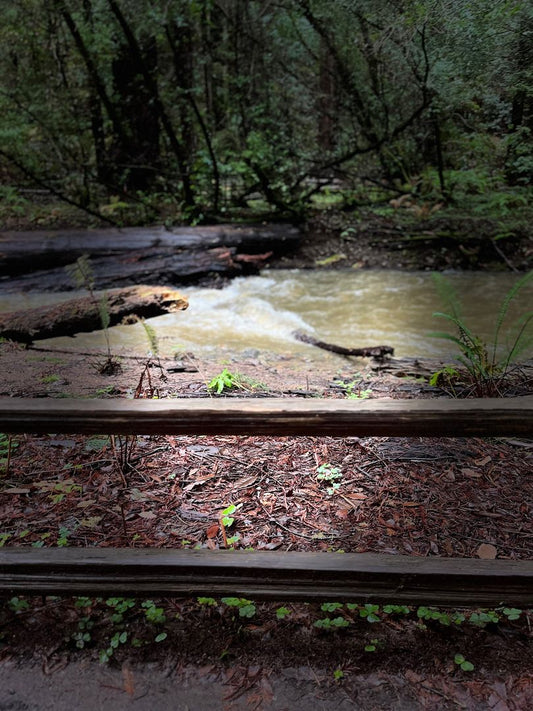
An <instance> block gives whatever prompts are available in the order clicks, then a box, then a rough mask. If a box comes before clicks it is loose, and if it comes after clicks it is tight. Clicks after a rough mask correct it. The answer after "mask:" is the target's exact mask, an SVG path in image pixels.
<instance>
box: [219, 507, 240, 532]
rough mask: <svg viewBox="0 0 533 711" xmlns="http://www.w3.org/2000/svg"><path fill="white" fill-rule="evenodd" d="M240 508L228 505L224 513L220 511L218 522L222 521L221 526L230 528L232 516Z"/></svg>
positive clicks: (232, 522) (233, 519) (232, 521)
mask: <svg viewBox="0 0 533 711" xmlns="http://www.w3.org/2000/svg"><path fill="white" fill-rule="evenodd" d="M241 506H242V504H230V505H229V506H227V507H226V508H225V509H224V511H222V515H221V519H220V520H221V521H222V524H223V525H224V526H225V528H230V526H233V524H234V522H235V518H234V517H233V515H232V514H234V513H235V512H236V511H238V510H239V509H240V508H241Z"/></svg>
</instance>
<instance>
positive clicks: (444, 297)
mask: <svg viewBox="0 0 533 711" xmlns="http://www.w3.org/2000/svg"><path fill="white" fill-rule="evenodd" d="M431 278H432V280H433V284H434V286H435V291H436V292H437V294H438V297H439V299H440V300H441V301H442V303H443V304H444V305H445V306H447V307H448V309H449V310H450V312H451V314H452V316H454V317H455V318H457V319H460V318H461V302H460V300H459V297H458V295H457V292H456V290H455V288H454V287H453V286H452V284H451V283H450V281H449V280H448V279H446V278H445V277H443V276H442V274H439V272H433V273H432V274H431Z"/></svg>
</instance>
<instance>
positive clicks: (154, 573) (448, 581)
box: [0, 548, 533, 607]
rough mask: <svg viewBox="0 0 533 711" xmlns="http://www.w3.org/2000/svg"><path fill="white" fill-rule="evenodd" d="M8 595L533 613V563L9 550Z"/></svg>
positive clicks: (0, 589)
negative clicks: (510, 608)
mask: <svg viewBox="0 0 533 711" xmlns="http://www.w3.org/2000/svg"><path fill="white" fill-rule="evenodd" d="M0 593H1V594H8V595H12V594H20V593H25V594H54V595H87V594H93V595H108V594H109V595H111V594H113V595H119V594H120V595H128V596H146V595H167V596H168V595H170V596H175V597H181V596H184V597H190V596H196V595H202V596H212V597H218V596H236V597H246V598H249V599H252V600H259V599H271V600H301V601H313V600H336V601H343V602H349V601H368V600H373V601H389V602H398V603H399V602H402V603H411V604H418V603H425V604H434V605H441V606H452V605H461V606H498V605H500V604H505V605H514V606H518V607H532V606H533V562H531V561H510V560H491V561H485V560H477V559H461V558H456V559H454V558H417V557H413V556H399V555H398V556H394V555H379V554H378V555H376V554H370V553H362V554H357V553H343V554H340V553H291V552H289V553H287V552H270V551H269V552H251V551H205V550H201V551H197V550H169V549H153V548H151V549H129V548H125V549H113V548H103V549H102V548H98V549H96V548H82V549H80V548H69V549H64V548H59V549H57V548H56V549H51V548H45V549H42V548H41V549H35V548H2V549H0Z"/></svg>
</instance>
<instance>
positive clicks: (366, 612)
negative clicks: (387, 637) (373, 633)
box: [359, 603, 381, 622]
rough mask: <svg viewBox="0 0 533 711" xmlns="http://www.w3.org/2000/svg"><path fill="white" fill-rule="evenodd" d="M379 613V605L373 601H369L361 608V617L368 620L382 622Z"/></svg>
mask: <svg viewBox="0 0 533 711" xmlns="http://www.w3.org/2000/svg"><path fill="white" fill-rule="evenodd" d="M378 613H379V605H372V604H371V603H367V604H366V605H364V606H363V607H362V608H361V609H360V610H359V617H362V618H363V619H366V621H367V622H381V619H380V617H379V615H378Z"/></svg>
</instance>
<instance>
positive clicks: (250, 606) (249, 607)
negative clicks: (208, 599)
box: [222, 597, 256, 618]
mask: <svg viewBox="0 0 533 711" xmlns="http://www.w3.org/2000/svg"><path fill="white" fill-rule="evenodd" d="M222 602H223V603H224V605H227V606H228V607H236V608H237V609H238V610H239V617H248V618H249V617H253V616H254V615H255V613H256V608H255V605H254V603H253V602H252V601H251V600H247V599H246V598H244V597H223V598H222Z"/></svg>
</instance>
